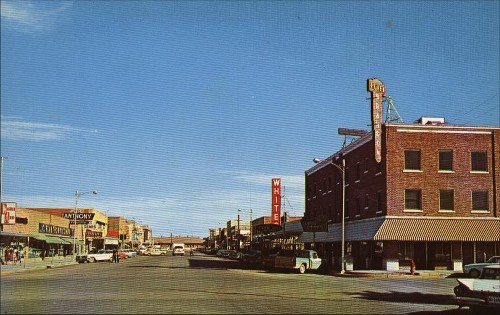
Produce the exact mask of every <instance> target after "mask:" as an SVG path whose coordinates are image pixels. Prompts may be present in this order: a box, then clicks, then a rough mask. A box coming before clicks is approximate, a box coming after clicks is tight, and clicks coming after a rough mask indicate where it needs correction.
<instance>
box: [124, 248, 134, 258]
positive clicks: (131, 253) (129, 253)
mask: <svg viewBox="0 0 500 315" xmlns="http://www.w3.org/2000/svg"><path fill="white" fill-rule="evenodd" d="M123 252H124V253H125V255H126V256H127V258H130V257H135V256H137V252H136V251H135V250H133V249H124V250H123Z"/></svg>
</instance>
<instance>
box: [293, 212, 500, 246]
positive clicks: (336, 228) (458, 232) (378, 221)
mask: <svg viewBox="0 0 500 315" xmlns="http://www.w3.org/2000/svg"><path fill="white" fill-rule="evenodd" d="M341 239H342V226H341V225H340V224H338V223H336V224H331V225H329V226H328V232H316V233H312V232H304V233H302V234H301V235H300V237H299V239H298V241H299V242H303V243H312V242H317V243H330V242H340V241H341ZM345 240H346V241H427V242H438V241H463V242H498V241H500V218H444V217H434V218H431V217H390V216H387V217H379V218H372V219H366V220H359V221H354V222H348V223H346V224H345Z"/></svg>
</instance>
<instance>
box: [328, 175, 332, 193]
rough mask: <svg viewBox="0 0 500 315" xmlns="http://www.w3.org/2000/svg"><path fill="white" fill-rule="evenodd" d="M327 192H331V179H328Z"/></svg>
mask: <svg viewBox="0 0 500 315" xmlns="http://www.w3.org/2000/svg"><path fill="white" fill-rule="evenodd" d="M328 191H332V178H331V177H328Z"/></svg>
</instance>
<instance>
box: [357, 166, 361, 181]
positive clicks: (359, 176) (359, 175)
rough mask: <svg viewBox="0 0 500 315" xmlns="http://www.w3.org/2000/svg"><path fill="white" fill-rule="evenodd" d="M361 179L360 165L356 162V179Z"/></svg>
mask: <svg viewBox="0 0 500 315" xmlns="http://www.w3.org/2000/svg"><path fill="white" fill-rule="evenodd" d="M360 179H361V165H360V164H359V163H356V181H359V180H360Z"/></svg>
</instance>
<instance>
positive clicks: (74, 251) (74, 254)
mask: <svg viewBox="0 0 500 315" xmlns="http://www.w3.org/2000/svg"><path fill="white" fill-rule="evenodd" d="M79 196H80V193H79V192H78V190H77V191H76V192H75V210H74V211H73V214H74V217H73V219H74V220H73V221H74V226H73V259H74V260H76V211H77V209H76V207H77V205H78V197H79Z"/></svg>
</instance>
